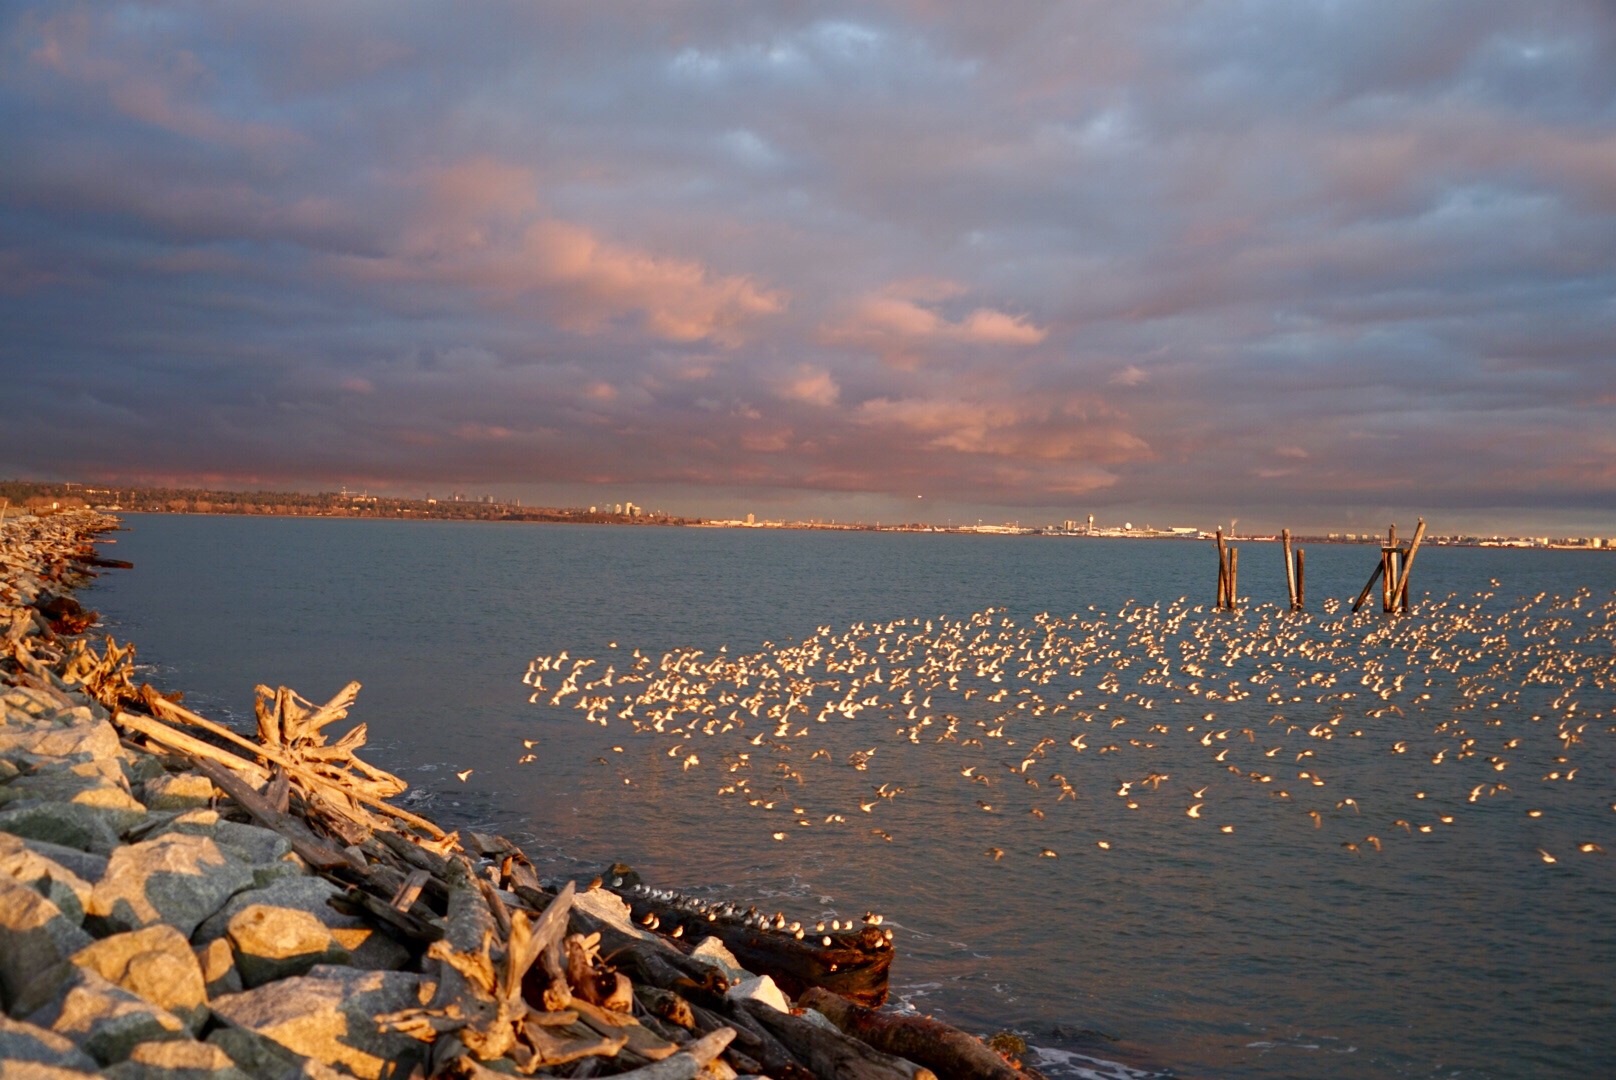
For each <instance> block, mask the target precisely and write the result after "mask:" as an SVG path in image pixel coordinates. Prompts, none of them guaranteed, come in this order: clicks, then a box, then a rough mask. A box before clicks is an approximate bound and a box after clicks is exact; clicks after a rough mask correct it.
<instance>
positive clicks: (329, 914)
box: [191, 874, 411, 985]
mask: <svg viewBox="0 0 1616 1080" xmlns="http://www.w3.org/2000/svg"><path fill="white" fill-rule="evenodd" d="M340 895H342V890H341V889H339V888H338V887H337V886H335V885H333V884H332V883H331V882H329V881H327V880H326V879H325V878H322V877H316V876H312V875H301V874H300V875H298V876H295V877H285V878H280V879H278V880H275V881H271V882H270V883H268V884H267V885H265V886H263V887H262V888H257V889H249V890H247V891H245V892H240V893H237V894H236V895H235V896H232V897H231V898H230V900H229V901H228V902H227V903H226V904H225V905H224V906H223V907H222V908H220V909H219V911H218V913H217V914H215V915H213V916H212V917H211V918H209V919H208V920H207V921H206V922H204V923H203V924H202V925H201V926H199V927H197V929H196V933H195V934H193V935H192V936H191V940H192V942H193V943H195V944H204V943H206V942H209V941H212V940H214V939H216V938H221V937H225V936H226V935H227V934H228V933H229V928H230V924H231V921H232V920H233V919H235V917H236V916H237V915H239V914H240V913H241V912H242V911H243V910H245V909H246V908H247V907H249V906H253V905H259V906H262V907H266V908H287V909H290V910H292V911H295V912H301V913H307V914H309V915H312V916H313V917H314V918H316V919H318V920H319V921H320V923H321V925H323V926H324V927H325V928H326V929H327V930H329V931H330V933H331V937H332V938H333V939H334V940H335V942H336V944H337V945H339V946H340V947H341V948H343V949H345V950H347V952H348V956H349V958H348V960H347V961H346V962H347V963H349V964H352V965H353V966H354V967H361V968H369V969H374V970H397V969H399V968H402V967H404V966H405V965H406V964H408V963H409V961H410V958H411V954H410V950H409V949H408V948H406V947H405V946H403V945H401V944H399V943H398V942H397V941H395V940H393V939H392V938H391V937H389V936H388V935H387V934H385V933H383V932H382V931H380V930H377V929H376V928H375V927H374V926H372V925H371V924H370V923H369V922H368V921H366V920H365V919H363V918H361V917H360V916H357V915H348V914H345V913H343V912H341V911H338V910H337V909H336V908H334V907H332V906H331V904H330V903H329V901H330V899H331V898H332V897H334V896H340ZM237 962H238V963H240V962H241V956H240V954H239V952H238V954H237ZM242 979H243V981H244V982H246V983H247V984H248V985H251V980H249V979H248V978H247V975H246V971H245V969H244V970H243V971H242Z"/></svg>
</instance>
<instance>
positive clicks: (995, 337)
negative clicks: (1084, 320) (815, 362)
mask: <svg viewBox="0 0 1616 1080" xmlns="http://www.w3.org/2000/svg"><path fill="white" fill-rule="evenodd" d="M962 292H963V289H962V288H961V287H960V286H957V285H954V284H953V283H950V282H939V281H931V280H922V281H908V282H899V283H896V284H893V285H889V286H887V287H886V288H884V289H881V290H879V291H877V292H875V293H871V294H867V295H865V296H863V297H861V298H860V299H859V300H858V301H857V302H856V303H855V304H854V306H853V310H852V312H851V313H850V314H849V315H847V316H846V317H845V318H843V319H841V320H839V321H837V322H834V323H831V324H828V325H827V326H826V327H824V329H823V330H822V331H821V335H820V336H821V338H822V339H823V340H825V341H826V342H828V343H831V344H844V345H852V346H854V347H856V348H860V349H864V350H866V351H869V352H874V353H876V354H878V355H880V356H881V357H882V359H883V360H885V361H886V362H887V363H889V364H891V365H892V366H894V367H899V368H906V369H908V368H914V367H917V366H918V365H919V364H920V362H921V360H922V358H923V356H924V354H925V353H926V352H927V351H928V350H930V349H934V348H936V347H939V346H943V347H949V346H953V347H957V346H981V347H1000V346H1002V347H1021V348H1025V347H1028V346H1032V345H1037V344H1039V343H1041V342H1042V341H1043V340H1044V339H1045V338H1046V337H1048V336H1049V331H1048V330H1047V329H1045V328H1043V327H1040V326H1036V325H1034V324H1033V323H1032V322H1030V321H1029V320H1028V318H1027V316H1025V315H1014V314H1011V313H1009V312H1006V311H999V310H997V309H995V308H990V307H977V308H973V309H972V310H971V311H969V312H967V313H966V314H964V315H963V316H961V317H959V318H957V319H949V318H948V317H947V316H946V315H945V314H944V313H943V312H941V311H939V310H938V309H937V307H936V306H935V305H937V304H939V303H941V302H942V301H945V300H948V299H951V298H953V297H955V296H958V295H959V294H960V293H962Z"/></svg>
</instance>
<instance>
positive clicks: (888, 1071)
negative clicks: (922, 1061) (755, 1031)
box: [736, 1000, 937, 1080]
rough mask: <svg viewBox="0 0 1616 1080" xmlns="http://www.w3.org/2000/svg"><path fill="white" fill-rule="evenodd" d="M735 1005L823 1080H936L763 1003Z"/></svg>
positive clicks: (907, 1063)
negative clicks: (767, 1030) (766, 1029)
mask: <svg viewBox="0 0 1616 1080" xmlns="http://www.w3.org/2000/svg"><path fill="white" fill-rule="evenodd" d="M736 1006H737V1008H739V1009H744V1010H745V1011H746V1013H747V1014H748V1015H749V1016H750V1017H751V1018H752V1019H754V1020H756V1021H758V1022H759V1023H761V1024H762V1025H763V1026H764V1027H766V1028H768V1029H769V1031H770V1032H772V1033H773V1034H774V1035H775V1037H776V1038H778V1039H779V1040H780V1041H781V1042H782V1043H784V1044H785V1046H786V1048H787V1049H788V1050H790V1051H791V1054H792V1056H793V1057H796V1058H798V1059H800V1060H801V1061H803V1062H804V1063H805V1064H806V1065H807V1066H808V1069H809V1071H810V1072H812V1073H813V1074H814V1075H815V1076H817V1077H820V1078H821V1080H937V1076H936V1074H935V1073H933V1072H932V1071H931V1070H930V1069H927V1068H924V1067H922V1066H920V1065H916V1064H915V1063H914V1062H911V1061H906V1060H904V1059H902V1058H899V1057H894V1056H893V1055H891V1054H887V1053H883V1052H882V1051H880V1050H877V1049H876V1048H875V1047H873V1046H870V1045H869V1044H868V1043H865V1042H861V1041H859V1040H858V1039H855V1038H853V1037H851V1036H849V1035H843V1034H842V1033H841V1032H840V1031H837V1030H834V1029H832V1028H830V1027H821V1026H820V1025H819V1024H815V1023H812V1022H811V1021H808V1020H804V1019H803V1018H802V1017H800V1016H792V1015H791V1014H790V1013H783V1012H779V1011H778V1010H776V1009H774V1008H773V1007H772V1006H769V1005H765V1004H764V1003H763V1002H761V1001H750V1000H746V1001H738V1002H736Z"/></svg>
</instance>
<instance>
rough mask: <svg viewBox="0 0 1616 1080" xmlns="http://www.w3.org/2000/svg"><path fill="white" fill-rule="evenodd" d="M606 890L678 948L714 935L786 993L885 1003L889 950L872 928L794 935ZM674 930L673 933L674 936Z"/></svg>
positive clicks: (644, 896) (642, 893) (650, 897)
mask: <svg viewBox="0 0 1616 1080" xmlns="http://www.w3.org/2000/svg"><path fill="white" fill-rule="evenodd" d="M612 891H613V892H615V893H616V894H617V895H618V896H619V897H621V898H622V899H623V901H624V902H625V903H627V904H628V905H629V909H630V911H631V912H632V913H633V918H634V921H635V922H636V923H640V924H642V925H648V926H651V927H654V928H655V929H656V930H657V932H658V933H659V935H661V936H662V937H664V938H666V939H667V940H668V941H669V942H670V943H673V944H674V946H675V947H676V948H679V949H680V950H681V951H683V950H686V949H689V948H690V947H691V946H692V945H694V943H695V942H696V941H698V940H700V939H701V938H703V937H708V936H711V937H716V938H718V939H719V940H720V941H722V942H723V943H724V946H725V947H726V948H727V949H729V951H730V952H731V953H732V954H733V955H734V956H735V959H736V960H737V961H739V962H740V965H741V966H742V967H743V968H745V969H746V970H748V971H752V972H756V973H758V974H760V975H768V976H769V977H770V978H772V979H773V980H774V981H775V983H776V984H777V985H778V986H779V987H780V989H781V990H783V991H785V993H786V994H788V995H789V996H791V997H796V996H797V995H798V994H800V993H802V991H804V990H806V989H807V988H808V987H810V986H819V987H823V988H825V989H827V990H831V991H834V992H835V993H838V994H841V995H842V996H843V997H845V998H847V999H849V1000H850V1001H856V1002H858V1003H859V1004H860V1005H869V1006H879V1005H882V1004H884V1003H885V1002H886V999H887V980H888V972H889V969H890V968H891V967H892V957H893V950H892V944H891V942H889V941H888V940H887V938H886V935H885V934H884V933H883V932H882V931H881V930H880V929H879V928H878V927H874V926H865V927H862V928H861V929H859V930H856V931H831V932H829V933H825V932H813V933H804V934H803V936H802V937H800V938H799V937H797V936H796V935H795V934H792V933H787V932H784V931H776V930H760V929H757V928H756V927H754V926H752V925H749V924H748V923H747V922H746V921H745V920H744V919H741V918H736V917H733V916H727V915H719V916H716V917H708V916H706V915H703V914H700V913H693V912H692V911H691V910H690V909H689V906H688V905H687V904H681V903H680V902H678V901H677V900H665V899H662V898H660V897H659V896H657V895H655V894H652V893H650V892H648V891H643V890H637V889H633V888H624V887H620V888H616V889H613V890H612ZM675 933H677V934H678V935H679V936H678V937H674V936H673V935H674V934H675ZM827 940H828V941H829V942H830V943H829V944H828V945H827V944H826V943H825V942H826V941H827Z"/></svg>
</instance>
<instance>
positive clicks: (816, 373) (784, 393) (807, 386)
mask: <svg viewBox="0 0 1616 1080" xmlns="http://www.w3.org/2000/svg"><path fill="white" fill-rule="evenodd" d="M777 393H778V394H779V396H780V398H781V399H782V400H785V401H799V402H802V403H803V404H805V405H817V406H819V407H820V408H828V407H830V406H832V405H834V404H836V400H837V398H838V397H840V396H841V387H839V386H837V385H836V380H835V379H834V378H832V377H831V374H830V372H828V371H826V370H825V369H824V368H821V367H815V366H814V365H812V364H799V365H798V366H797V367H796V368H795V369H793V370H792V371H791V372H790V373H789V374H788V375H787V376H785V377H784V378H783V379H781V380H780V382H779V384H778V390H777Z"/></svg>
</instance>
